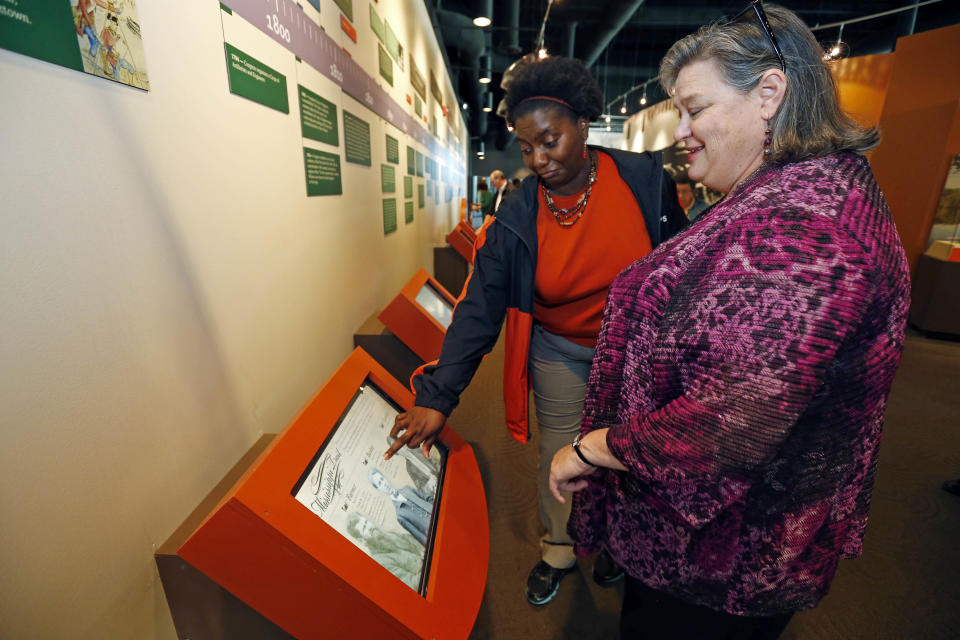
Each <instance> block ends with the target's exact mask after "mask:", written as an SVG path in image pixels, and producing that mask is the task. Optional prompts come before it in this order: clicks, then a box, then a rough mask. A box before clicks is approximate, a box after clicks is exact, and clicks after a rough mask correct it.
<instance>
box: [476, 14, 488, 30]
mask: <svg viewBox="0 0 960 640" xmlns="http://www.w3.org/2000/svg"><path fill="white" fill-rule="evenodd" d="M490 23H491V20H490V18H488V17H486V16H477V17H476V18H474V19H473V24H474V25H476V26H478V27H480V28H481V29H483V28H484V27H489V26H490Z"/></svg>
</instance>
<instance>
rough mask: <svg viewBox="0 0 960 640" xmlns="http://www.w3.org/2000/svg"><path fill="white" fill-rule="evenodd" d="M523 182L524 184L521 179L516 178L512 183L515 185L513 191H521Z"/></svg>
mask: <svg viewBox="0 0 960 640" xmlns="http://www.w3.org/2000/svg"><path fill="white" fill-rule="evenodd" d="M521 182H523V180H521V179H520V178H514V179H513V180H512V181H511V184H512V185H513V189H514V190H516V189H519V188H520V183H521Z"/></svg>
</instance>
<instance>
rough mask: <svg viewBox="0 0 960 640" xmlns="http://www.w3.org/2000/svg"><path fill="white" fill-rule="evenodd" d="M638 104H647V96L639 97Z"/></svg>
mask: <svg viewBox="0 0 960 640" xmlns="http://www.w3.org/2000/svg"><path fill="white" fill-rule="evenodd" d="M640 104H647V96H643V97H642V98H640Z"/></svg>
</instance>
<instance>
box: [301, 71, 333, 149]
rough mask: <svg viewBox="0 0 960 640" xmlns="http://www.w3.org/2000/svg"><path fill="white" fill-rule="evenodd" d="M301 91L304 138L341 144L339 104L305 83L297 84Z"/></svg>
mask: <svg viewBox="0 0 960 640" xmlns="http://www.w3.org/2000/svg"><path fill="white" fill-rule="evenodd" d="M297 88H298V89H299V92H300V130H301V131H302V132H303V137H304V138H310V139H311V140H317V141H319V142H326V143H327V144H332V145H337V144H340V136H339V134H338V132H337V106H336V105H335V104H333V103H332V102H330V101H329V100H326V99H324V98H322V97H320V96H318V95H317V94H315V93H314V92H313V91H310V90H309V89H307V88H306V87H304V86H303V85H297Z"/></svg>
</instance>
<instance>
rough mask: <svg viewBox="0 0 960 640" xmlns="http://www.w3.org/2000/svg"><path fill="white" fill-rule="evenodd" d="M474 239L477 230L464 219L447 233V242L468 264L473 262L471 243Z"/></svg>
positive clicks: (475, 239)
mask: <svg viewBox="0 0 960 640" xmlns="http://www.w3.org/2000/svg"><path fill="white" fill-rule="evenodd" d="M476 241H477V232H476V231H474V230H473V227H471V226H470V225H469V224H468V223H467V222H466V221H465V220H461V221H460V222H459V223H458V224H457V226H455V227H454V228H453V231H451V232H450V233H449V234H448V235H447V243H448V244H449V245H450V246H451V247H453V248H454V249H456V250H457V253H459V254H460V255H461V256H463V259H464V260H466V261H467V262H469V263H470V264H473V244H474V243H475V242H476Z"/></svg>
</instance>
